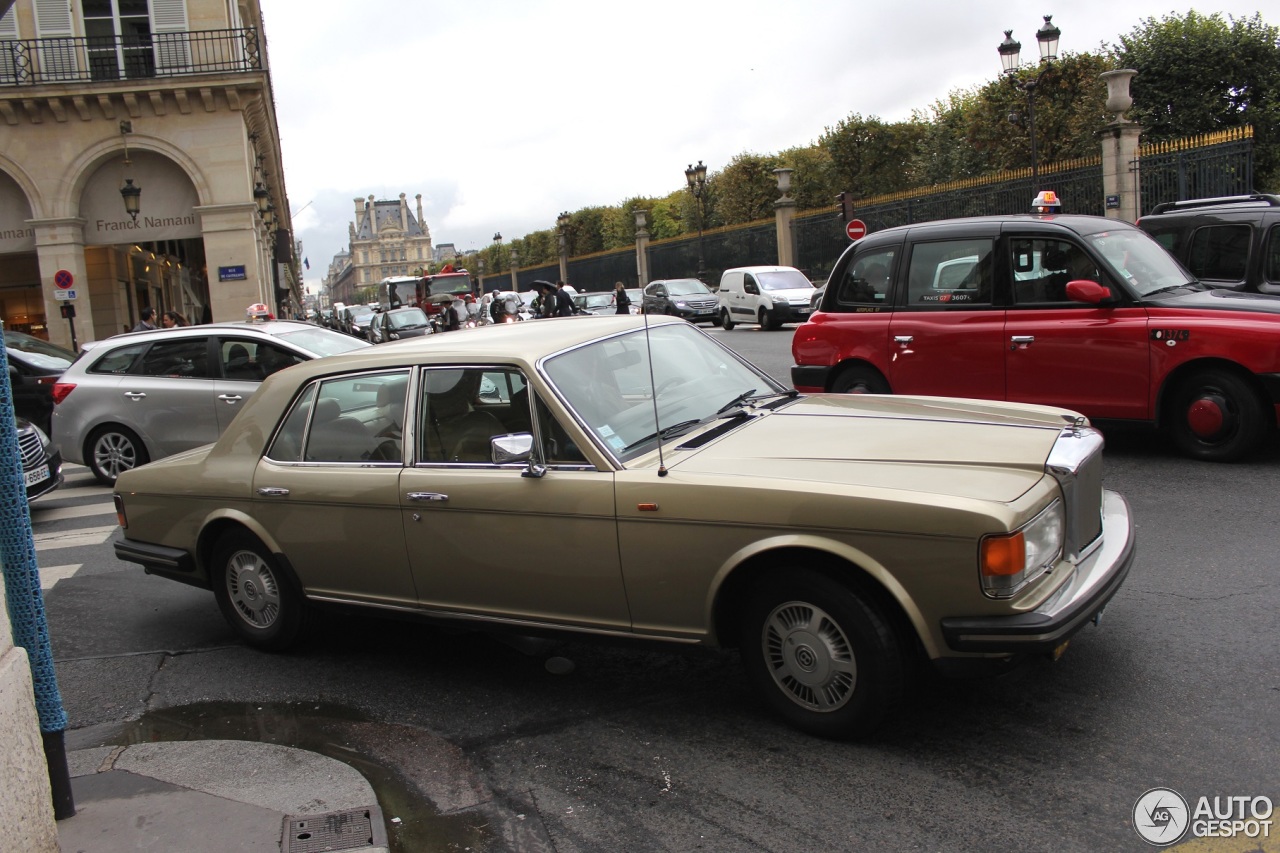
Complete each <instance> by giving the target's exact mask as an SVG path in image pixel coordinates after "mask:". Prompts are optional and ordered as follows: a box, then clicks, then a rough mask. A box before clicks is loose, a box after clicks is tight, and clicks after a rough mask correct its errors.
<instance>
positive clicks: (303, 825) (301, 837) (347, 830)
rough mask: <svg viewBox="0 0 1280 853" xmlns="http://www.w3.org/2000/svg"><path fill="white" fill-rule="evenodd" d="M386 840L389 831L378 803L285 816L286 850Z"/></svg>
mask: <svg viewBox="0 0 1280 853" xmlns="http://www.w3.org/2000/svg"><path fill="white" fill-rule="evenodd" d="M386 844H387V831H386V827H385V825H384V824H383V822H382V810H381V809H379V808H378V807H377V806H369V807H368V808H363V809H347V810H346V811H340V812H326V813H325V814H316V815H305V816H303V817H295V816H292V815H291V816H289V817H286V818H285V819H284V845H283V853H325V851H329V850H357V849H359V848H362V847H385V846H386Z"/></svg>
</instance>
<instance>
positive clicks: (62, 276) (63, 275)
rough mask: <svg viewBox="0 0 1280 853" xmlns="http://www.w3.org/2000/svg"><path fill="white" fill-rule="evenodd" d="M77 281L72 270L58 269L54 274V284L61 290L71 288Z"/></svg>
mask: <svg viewBox="0 0 1280 853" xmlns="http://www.w3.org/2000/svg"><path fill="white" fill-rule="evenodd" d="M75 283H76V277H75V276H73V275H72V274H71V270H58V271H57V272H56V273H54V274H53V286H54V287H56V288H58V289H60V290H70V289H71V285H73V284H75ZM72 298H73V299H74V298H75V297H72Z"/></svg>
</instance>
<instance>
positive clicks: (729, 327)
mask: <svg viewBox="0 0 1280 853" xmlns="http://www.w3.org/2000/svg"><path fill="white" fill-rule="evenodd" d="M720 326H721V328H723V329H724V330H725V331H726V332H732V331H733V318H732V317H730V316H729V309H728V308H721V309H720Z"/></svg>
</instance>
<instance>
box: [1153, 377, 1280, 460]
mask: <svg viewBox="0 0 1280 853" xmlns="http://www.w3.org/2000/svg"><path fill="white" fill-rule="evenodd" d="M1171 418H1172V421H1171V423H1170V428H1171V432H1172V434H1173V439H1174V441H1175V442H1176V443H1177V445H1178V447H1179V448H1180V449H1181V450H1182V452H1184V453H1186V454H1187V455H1188V456H1194V457H1196V458H1197V459H1204V460H1208V461H1212V462H1231V461H1235V460H1237V459H1240V458H1242V457H1244V456H1247V455H1248V454H1249V453H1251V452H1252V451H1254V450H1255V449H1256V448H1257V447H1258V445H1259V444H1261V443H1262V440H1263V438H1265V436H1266V433H1267V429H1268V427H1269V423H1268V420H1267V417H1266V415H1265V414H1264V411H1263V407H1262V403H1261V401H1260V400H1259V398H1258V394H1257V393H1256V392H1255V391H1254V389H1253V388H1252V387H1251V386H1250V385H1249V383H1248V382H1246V381H1245V380H1244V379H1242V378H1240V377H1239V376H1236V375H1234V374H1232V373H1228V372H1226V371H1223V370H1202V371H1199V372H1197V373H1194V374H1192V375H1191V376H1189V377H1187V379H1186V381H1185V382H1183V383H1182V385H1181V386H1180V387H1179V390H1178V392H1177V394H1176V396H1175V397H1174V406H1173V411H1172V413H1171Z"/></svg>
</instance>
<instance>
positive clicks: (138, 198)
mask: <svg viewBox="0 0 1280 853" xmlns="http://www.w3.org/2000/svg"><path fill="white" fill-rule="evenodd" d="M131 133H133V122H131V121H122V122H120V137H121V138H122V139H123V140H124V167H125V168H126V169H128V168H129V167H130V166H132V165H133V163H132V162H131V161H130V160H129V134H131ZM120 198H122V199H124V212H125V213H127V214H129V216H130V217H131V218H132V219H133V221H134V222H137V221H138V211H139V210H141V209H142V187H140V186H137V185H136V184H134V182H133V178H130V177H126V178H125V179H124V186H122V187H121V188H120Z"/></svg>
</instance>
